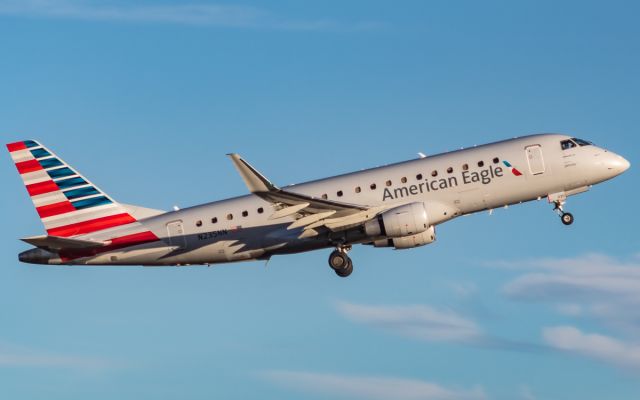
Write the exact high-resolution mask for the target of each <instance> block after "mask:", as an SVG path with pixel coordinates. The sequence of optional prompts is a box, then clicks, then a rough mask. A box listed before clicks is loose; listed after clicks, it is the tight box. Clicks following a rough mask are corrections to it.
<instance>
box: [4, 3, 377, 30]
mask: <svg viewBox="0 0 640 400" xmlns="http://www.w3.org/2000/svg"><path fill="white" fill-rule="evenodd" d="M0 15H5V16H14V17H30V18H51V19H74V20H86V21H114V22H146V23H172V24H185V25H202V26H215V27H224V28H250V29H276V30H297V31H326V30H336V31H342V30H367V29H372V28H375V27H379V26H380V24H379V23H375V22H366V21H362V22H338V21H336V20H333V19H323V18H320V19H314V20H304V19H294V18H286V17H282V16H278V15H276V14H274V13H272V12H270V11H268V10H266V9H262V8H258V7H254V6H241V5H227V4H224V5H223V4H211V3H203V2H195V3H188V2H178V3H164V4H163V3H162V2H157V3H154V4H131V2H114V1H111V2H109V1H107V2H96V1H91V0H84V1H83V0H0Z"/></svg>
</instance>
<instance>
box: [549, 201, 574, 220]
mask: <svg viewBox="0 0 640 400" xmlns="http://www.w3.org/2000/svg"><path fill="white" fill-rule="evenodd" d="M564 203H565V202H564V201H560V200H558V201H555V202H554V204H555V207H554V208H553V210H554V211H555V212H556V213H557V214H558V215H559V216H560V221H562V223H563V224H565V225H571V224H573V214H571V213H568V212H564V210H563V208H562V207H563V206H564Z"/></svg>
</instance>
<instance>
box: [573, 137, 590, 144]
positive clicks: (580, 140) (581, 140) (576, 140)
mask: <svg viewBox="0 0 640 400" xmlns="http://www.w3.org/2000/svg"><path fill="white" fill-rule="evenodd" d="M571 140H573V141H574V142H576V143H578V145H580V146H591V145H592V144H593V143H591V142H590V141H588V140H584V139H578V138H571Z"/></svg>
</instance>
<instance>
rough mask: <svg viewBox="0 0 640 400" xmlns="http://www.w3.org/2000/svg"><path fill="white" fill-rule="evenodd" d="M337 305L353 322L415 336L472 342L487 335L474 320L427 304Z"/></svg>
mask: <svg viewBox="0 0 640 400" xmlns="http://www.w3.org/2000/svg"><path fill="white" fill-rule="evenodd" d="M336 308H337V309H338V311H339V312H340V314H342V315H343V316H344V317H346V318H347V319H349V320H351V321H354V322H358V323H362V324H366V325H372V326H375V327H378V328H380V329H383V330H385V331H388V332H391V333H395V334H398V335H401V336H406V337H411V338H415V339H421V340H428V341H452V342H471V341H476V340H479V339H480V338H482V337H483V336H484V335H483V333H482V331H481V330H480V328H479V327H478V325H477V324H476V323H475V322H474V321H472V320H470V319H467V318H465V317H463V316H461V315H458V314H457V313H455V312H454V311H452V310H446V309H443V310H440V309H436V308H434V307H430V306H427V305H409V306H371V305H359V304H352V303H347V302H338V303H336Z"/></svg>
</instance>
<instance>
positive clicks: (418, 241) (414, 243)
mask: <svg viewBox="0 0 640 400" xmlns="http://www.w3.org/2000/svg"><path fill="white" fill-rule="evenodd" d="M435 240H436V229H435V228H434V227H433V226H430V227H429V229H427V230H426V231H424V232H422V233H418V234H417V235H411V236H403V237H399V238H390V239H380V240H376V241H374V242H373V245H374V246H375V247H393V248H395V249H396V250H402V249H411V248H414V247H420V246H424V245H427V244H429V243H433V242H434V241H435Z"/></svg>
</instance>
